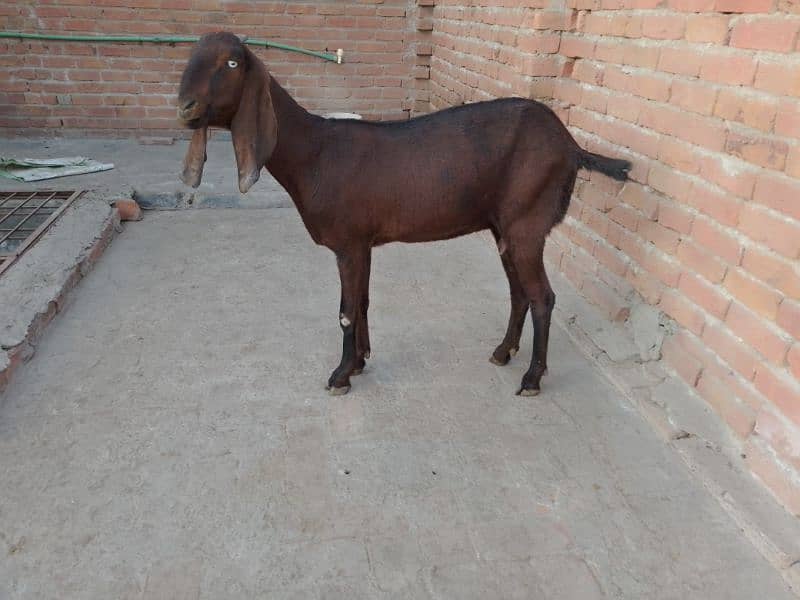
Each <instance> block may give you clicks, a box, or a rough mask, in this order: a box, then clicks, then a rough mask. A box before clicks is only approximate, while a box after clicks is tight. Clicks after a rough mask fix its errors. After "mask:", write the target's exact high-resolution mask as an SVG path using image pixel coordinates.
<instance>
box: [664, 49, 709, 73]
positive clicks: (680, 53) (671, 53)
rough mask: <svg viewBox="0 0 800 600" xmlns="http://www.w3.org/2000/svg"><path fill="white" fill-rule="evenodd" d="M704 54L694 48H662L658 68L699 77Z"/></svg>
mask: <svg viewBox="0 0 800 600" xmlns="http://www.w3.org/2000/svg"><path fill="white" fill-rule="evenodd" d="M701 65H702V55H701V54H699V53H698V52H697V51H696V50H694V49H692V48H685V47H676V48H670V47H666V48H662V49H661V56H660V58H659V60H658V69H659V70H660V71H665V72H667V73H674V74H676V75H686V76H688V77H697V76H698V75H699V74H700V66H701Z"/></svg>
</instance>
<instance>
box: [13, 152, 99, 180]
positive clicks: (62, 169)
mask: <svg viewBox="0 0 800 600" xmlns="http://www.w3.org/2000/svg"><path fill="white" fill-rule="evenodd" d="M113 168H114V165H113V164H112V163H101V162H98V161H96V160H93V159H91V158H86V157H85V156H68V157H66V158H41V159H40V158H5V157H2V156H0V177H5V178H7V179H13V180H15V181H40V180H42V179H53V178H55V177H66V176H67V175H81V174H83V173H97V172H98V171H108V170H109V169H113Z"/></svg>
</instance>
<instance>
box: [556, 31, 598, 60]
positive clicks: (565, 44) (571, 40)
mask: <svg viewBox="0 0 800 600" xmlns="http://www.w3.org/2000/svg"><path fill="white" fill-rule="evenodd" d="M594 46H595V43H594V42H592V41H589V40H586V39H583V38H581V37H577V36H568V35H566V34H565V35H564V36H562V38H561V45H560V47H559V53H560V54H561V55H563V56H568V57H571V58H592V57H593V56H594Z"/></svg>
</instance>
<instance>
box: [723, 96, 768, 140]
mask: <svg viewBox="0 0 800 600" xmlns="http://www.w3.org/2000/svg"><path fill="white" fill-rule="evenodd" d="M777 110H778V101H777V100H776V99H775V98H772V97H767V96H763V95H757V94H753V93H751V92H749V91H747V90H744V89H739V88H723V89H721V90H720V91H719V95H718V96H717V102H716V105H715V106H714V114H715V115H716V116H718V117H721V118H723V119H727V120H729V121H738V122H739V123H744V124H745V125H747V126H749V127H754V128H756V129H760V130H761V131H767V132H769V131H771V130H772V126H773V123H774V122H775V117H776V114H777Z"/></svg>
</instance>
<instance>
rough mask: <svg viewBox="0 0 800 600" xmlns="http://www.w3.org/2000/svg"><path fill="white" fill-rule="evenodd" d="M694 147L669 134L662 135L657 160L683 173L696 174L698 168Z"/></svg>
mask: <svg viewBox="0 0 800 600" xmlns="http://www.w3.org/2000/svg"><path fill="white" fill-rule="evenodd" d="M695 150H696V148H695V147H694V146H692V145H691V144H687V143H685V142H682V141H681V140H678V139H676V138H673V137H670V136H666V135H665V136H663V137H662V138H661V139H660V140H659V144H658V160H660V161H661V162H662V163H664V164H666V165H669V166H671V167H673V168H675V169H678V170H679V171H683V172H684V173H691V174H696V173H697V172H698V171H699V170H700V164H699V162H698V159H697V153H696V151H695Z"/></svg>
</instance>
